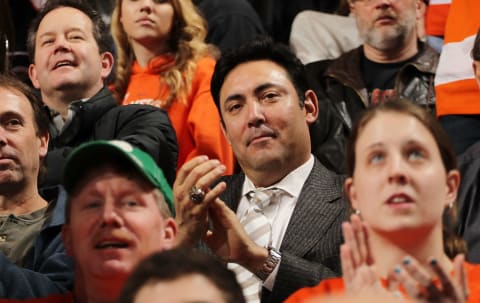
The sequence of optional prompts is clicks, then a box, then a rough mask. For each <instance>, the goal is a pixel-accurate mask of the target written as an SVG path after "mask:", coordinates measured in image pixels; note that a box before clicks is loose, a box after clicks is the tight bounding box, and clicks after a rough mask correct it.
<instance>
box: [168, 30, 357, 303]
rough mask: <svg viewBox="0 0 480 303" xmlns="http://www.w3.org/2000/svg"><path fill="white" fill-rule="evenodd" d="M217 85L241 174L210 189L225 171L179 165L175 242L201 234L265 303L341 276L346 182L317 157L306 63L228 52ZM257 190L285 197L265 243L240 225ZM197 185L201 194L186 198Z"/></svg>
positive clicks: (253, 50)
mask: <svg viewBox="0 0 480 303" xmlns="http://www.w3.org/2000/svg"><path fill="white" fill-rule="evenodd" d="M211 88H212V90H211V91H212V95H213V98H214V100H215V102H216V104H217V106H218V109H219V111H220V114H221V118H222V127H223V131H224V133H225V135H226V137H227V138H228V140H229V142H230V144H231V145H232V148H233V151H234V153H235V156H236V158H237V160H238V163H239V164H240V167H241V168H242V171H243V173H240V174H238V175H233V176H228V177H223V178H222V179H221V182H218V183H214V182H215V180H216V179H217V178H218V177H220V176H221V174H222V173H223V171H224V170H225V167H224V166H223V165H222V164H221V163H219V162H218V161H217V160H215V159H207V158H206V157H197V158H195V159H193V160H192V161H190V162H188V163H186V164H185V165H184V166H183V167H182V168H181V169H180V171H179V173H178V175H177V180H176V182H175V185H174V195H175V200H176V203H177V204H176V211H177V218H176V220H177V223H178V224H179V233H178V238H177V239H178V242H179V244H180V245H188V244H190V245H191V244H193V243H195V241H196V240H197V239H199V238H201V237H203V238H204V241H205V242H206V244H207V245H208V246H209V248H210V249H211V250H212V251H213V252H214V253H216V254H217V255H219V256H220V257H221V258H222V259H224V260H225V261H228V262H235V263H238V264H240V265H241V266H243V267H244V268H246V269H248V270H249V271H250V272H252V273H254V274H255V275H256V276H258V278H259V279H260V280H261V282H262V286H263V288H262V291H261V298H262V299H261V302H281V301H283V300H284V299H285V298H286V297H287V296H288V295H289V294H291V293H292V292H293V291H295V290H296V289H298V288H300V287H304V286H308V285H315V284H317V283H318V282H319V281H320V280H322V279H324V278H327V277H332V276H335V275H339V274H340V260H339V246H340V244H341V241H342V239H341V223H342V221H343V220H344V219H345V218H346V214H347V209H348V207H347V203H346V202H345V201H344V198H343V195H342V184H343V179H342V178H341V177H339V176H337V175H335V174H334V173H332V172H330V171H329V170H327V169H326V168H325V167H324V166H323V165H322V164H321V163H320V162H319V161H318V160H315V158H314V157H313V156H312V154H311V148H310V135H309V124H310V123H312V122H313V121H315V119H316V118H317V114H318V102H317V98H316V96H315V94H314V92H313V91H312V90H309V89H307V86H306V79H305V73H304V70H303V65H302V64H301V63H300V61H299V60H298V59H297V58H296V57H295V56H294V55H293V54H292V53H291V52H290V51H289V50H288V48H286V47H284V46H281V45H278V44H275V43H273V42H272V41H271V40H270V39H259V40H255V41H252V42H250V43H247V44H245V45H243V46H242V47H240V48H238V49H236V50H233V51H232V52H230V53H226V54H225V55H224V56H222V58H221V59H220V60H219V61H218V63H217V65H216V68H215V73H214V75H213V78H212V84H211ZM213 184H215V185H213ZM257 188H277V189H281V192H282V194H281V195H280V198H279V199H280V200H279V201H278V203H276V204H274V205H273V206H272V207H270V206H267V207H270V208H269V209H267V208H265V209H264V210H263V212H264V214H265V216H266V217H267V218H268V220H269V222H270V224H271V228H272V234H271V235H272V238H271V242H270V245H269V246H268V247H262V246H260V245H257V244H256V243H255V242H254V241H253V240H252V239H250V237H249V236H248V235H247V232H246V231H245V229H244V227H243V226H242V223H240V220H239V219H241V218H242V216H243V215H244V213H245V211H246V210H247V209H248V207H249V201H248V199H247V197H246V196H247V194H248V193H249V192H250V191H251V190H254V189H257ZM198 189H201V190H203V191H204V192H205V193H206V194H205V195H204V197H202V195H200V197H198V196H195V195H193V197H192V195H191V194H189V192H190V193H191V192H195V190H198ZM218 197H220V198H218ZM198 198H200V199H198ZM201 198H203V199H201ZM198 200H201V201H200V202H199V201H198ZM223 201H225V202H223ZM207 217H208V218H209V219H210V221H211V224H210V227H208V226H207V224H206V218H207ZM257 298H258V295H257ZM247 299H248V298H247ZM249 301H250V300H249ZM250 302H253V301H250Z"/></svg>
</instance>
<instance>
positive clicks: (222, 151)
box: [122, 55, 234, 174]
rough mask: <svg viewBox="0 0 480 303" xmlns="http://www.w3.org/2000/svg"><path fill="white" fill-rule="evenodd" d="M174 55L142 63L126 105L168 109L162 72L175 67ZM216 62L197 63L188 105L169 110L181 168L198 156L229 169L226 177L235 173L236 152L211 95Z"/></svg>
mask: <svg viewBox="0 0 480 303" xmlns="http://www.w3.org/2000/svg"><path fill="white" fill-rule="evenodd" d="M173 63H174V58H173V56H171V55H165V56H158V57H156V58H154V59H152V60H151V61H150V63H149V64H148V66H147V67H141V66H140V65H139V64H138V62H136V61H135V63H134V64H133V66H132V74H131V77H130V83H129V84H128V88H127V92H126V94H125V97H124V99H123V102H122V104H124V105H126V104H148V105H153V106H157V107H160V108H165V101H166V99H167V97H168V94H169V89H168V87H167V85H166V84H165V82H164V79H162V78H161V77H160V75H159V72H158V71H159V69H160V68H161V67H162V66H165V65H167V64H173ZM214 67H215V60H214V59H212V58H209V57H205V58H203V59H200V60H199V61H198V62H197V69H196V71H195V74H194V76H193V79H192V83H191V88H190V91H189V92H188V94H187V98H186V100H185V101H179V100H174V101H173V102H172V103H171V105H170V106H169V107H168V108H167V109H166V111H167V113H168V116H169V117H170V120H171V121H172V125H173V128H174V129H175V133H176V135H177V141H178V149H179V155H178V167H179V168H180V167H181V166H182V165H183V164H184V163H185V162H187V161H188V160H190V159H192V158H193V157H195V156H199V155H207V156H208V157H209V158H210V159H218V160H220V161H221V162H222V163H223V164H225V165H226V167H227V171H226V174H231V173H233V168H234V157H233V152H232V149H231V147H230V145H229V144H228V142H227V140H226V138H225V136H224V135H223V133H222V130H221V125H220V123H221V122H220V115H219V113H218V110H217V107H216V106H215V103H214V102H213V98H212V96H211V94H210V80H211V78H212V74H213V69H214Z"/></svg>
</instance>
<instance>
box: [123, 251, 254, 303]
mask: <svg viewBox="0 0 480 303" xmlns="http://www.w3.org/2000/svg"><path fill="white" fill-rule="evenodd" d="M194 274H199V275H201V276H203V277H205V278H206V279H207V280H208V281H210V282H211V283H212V284H213V285H215V287H216V288H217V289H218V290H219V291H220V292H221V293H222V297H223V299H224V301H225V303H245V299H244V297H243V293H242V288H241V287H240V285H239V284H238V282H237V279H236V277H235V274H234V273H233V272H232V271H230V270H229V269H227V268H226V267H225V265H224V264H222V263H220V261H218V260H217V259H214V257H213V256H210V255H206V254H202V253H199V252H193V251H185V250H181V249H173V250H167V251H163V252H160V253H156V254H153V255H151V256H150V257H148V258H146V259H144V260H143V261H142V262H140V264H139V265H138V266H137V267H136V269H135V270H134V271H133V273H132V274H131V275H130V277H129V278H128V280H127V282H126V283H125V287H124V289H123V291H122V294H121V296H120V301H119V303H133V302H134V301H135V296H136V295H137V294H138V292H139V291H140V290H141V289H142V287H144V286H146V285H155V283H157V282H162V281H173V280H175V279H178V278H182V277H185V276H188V275H194Z"/></svg>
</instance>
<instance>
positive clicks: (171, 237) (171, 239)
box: [162, 218, 178, 249]
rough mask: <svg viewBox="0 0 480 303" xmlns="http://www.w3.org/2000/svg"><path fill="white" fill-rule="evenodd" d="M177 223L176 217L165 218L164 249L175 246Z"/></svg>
mask: <svg viewBox="0 0 480 303" xmlns="http://www.w3.org/2000/svg"><path fill="white" fill-rule="evenodd" d="M177 231H178V228H177V223H176V222H175V219H173V218H168V219H166V220H165V228H164V230H163V239H162V241H163V243H164V249H172V248H174V246H175V241H176V238H177Z"/></svg>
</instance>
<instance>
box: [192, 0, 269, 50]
mask: <svg viewBox="0 0 480 303" xmlns="http://www.w3.org/2000/svg"><path fill="white" fill-rule="evenodd" d="M194 2H195V4H196V5H197V7H198V8H199V9H200V11H201V13H202V14H203V16H204V17H205V19H206V20H207V23H208V33H207V38H206V41H207V42H208V43H211V44H214V45H216V46H217V47H218V48H219V49H220V51H222V52H224V51H225V50H227V49H229V48H237V47H238V46H240V45H241V44H242V43H244V42H245V41H248V40H251V39H253V38H255V37H257V36H259V35H264V34H265V30H264V29H263V25H262V22H261V21H260V18H259V17H258V15H257V12H256V11H255V10H254V9H253V7H252V6H251V5H250V3H249V2H247V0H197V1H194Z"/></svg>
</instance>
